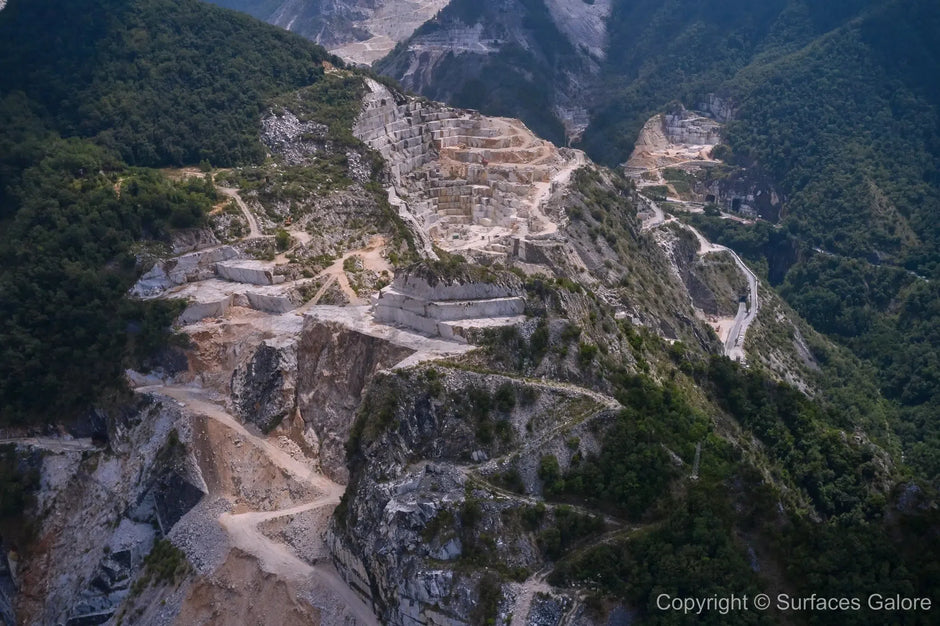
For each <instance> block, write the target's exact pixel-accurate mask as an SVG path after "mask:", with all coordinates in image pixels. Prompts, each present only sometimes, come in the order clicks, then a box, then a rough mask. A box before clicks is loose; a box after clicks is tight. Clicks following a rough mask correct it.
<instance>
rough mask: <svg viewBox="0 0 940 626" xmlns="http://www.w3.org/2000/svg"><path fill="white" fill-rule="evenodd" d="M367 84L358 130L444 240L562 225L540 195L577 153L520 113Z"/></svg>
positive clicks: (413, 212) (423, 221)
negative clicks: (543, 136) (540, 133)
mask: <svg viewBox="0 0 940 626" xmlns="http://www.w3.org/2000/svg"><path fill="white" fill-rule="evenodd" d="M368 85H369V89H370V93H369V94H368V95H367V96H366V98H365V104H364V108H363V112H362V114H361V115H360V117H359V119H358V121H357V123H356V126H355V129H354V130H355V134H356V136H357V137H359V138H360V139H361V140H362V141H364V142H365V143H366V144H368V145H369V146H370V147H372V148H374V149H375V150H378V151H379V153H381V154H382V156H383V157H384V158H385V160H386V162H387V165H388V169H389V172H390V178H391V181H390V182H391V183H392V185H393V186H394V188H395V190H396V191H397V193H398V195H399V196H400V197H401V200H402V201H403V203H402V206H400V210H402V211H406V212H407V213H408V216H409V219H410V220H413V221H414V222H416V224H417V227H418V228H419V229H421V230H422V231H423V232H427V233H430V235H431V237H433V238H434V239H436V240H437V241H438V243H439V245H440V246H441V247H443V248H444V249H451V248H459V247H461V246H463V245H466V244H467V242H468V241H469V242H472V241H474V240H479V241H483V240H487V239H486V238H487V237H489V238H493V239H496V238H498V237H500V236H509V235H517V236H522V235H529V234H532V235H537V234H540V233H545V232H552V231H553V230H554V229H555V224H553V223H552V222H551V220H550V219H549V218H548V217H546V216H545V215H543V214H542V213H541V210H540V201H541V200H542V199H543V198H544V197H545V196H546V195H548V194H549V193H551V192H552V191H553V187H554V185H553V183H554V181H555V177H556V176H558V175H559V174H560V173H561V172H564V171H568V170H570V169H573V168H574V167H575V165H576V164H577V163H578V162H580V161H579V159H580V157H579V156H578V154H577V153H575V152H574V151H559V150H558V149H557V148H555V147H554V146H553V145H551V144H550V143H548V142H546V141H543V140H540V139H538V138H537V137H536V136H535V135H533V134H532V132H531V131H529V129H527V128H526V127H525V126H523V125H522V124H521V123H520V122H518V121H515V120H507V119H503V118H489V117H484V116H482V115H480V114H478V113H476V112H473V111H464V110H460V109H454V108H451V107H446V106H443V105H439V104H435V103H428V102H426V101H421V100H418V99H415V98H409V97H404V96H402V95H400V94H397V93H392V92H391V91H390V90H389V89H387V88H386V87H385V86H384V85H381V84H379V83H377V82H375V81H372V80H370V81H368ZM494 229H495V230H494ZM493 251H494V252H496V253H499V252H500V251H499V250H496V249H494V250H493Z"/></svg>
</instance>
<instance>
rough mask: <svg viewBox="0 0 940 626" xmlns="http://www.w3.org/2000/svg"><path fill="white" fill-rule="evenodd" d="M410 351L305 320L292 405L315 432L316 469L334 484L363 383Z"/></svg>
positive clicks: (344, 473)
mask: <svg viewBox="0 0 940 626" xmlns="http://www.w3.org/2000/svg"><path fill="white" fill-rule="evenodd" d="M412 352H413V350H408V349H406V348H402V347H399V346H395V345H393V344H391V343H389V342H387V341H384V340H382V339H379V338H376V337H371V336H369V335H367V334H364V333H359V332H356V331H353V330H350V329H349V328H346V327H344V326H342V325H339V324H334V323H324V322H321V321H319V320H316V319H312V318H308V319H307V320H305V321H304V328H303V331H302V333H301V337H300V342H299V344H298V348H297V392H298V393H297V406H298V408H299V410H300V414H301V416H302V417H303V419H304V422H305V423H306V424H308V425H309V426H310V427H311V428H312V429H313V430H314V432H315V433H316V436H317V439H318V441H319V452H320V465H321V467H322V469H323V471H324V473H325V474H327V475H328V476H329V477H330V478H332V479H333V480H335V481H337V482H340V483H345V482H346V481H347V480H348V470H347V468H346V449H345V445H346V440H347V439H348V438H349V431H350V429H351V428H352V423H353V418H354V416H355V413H356V410H357V409H358V407H359V404H360V403H361V401H362V391H363V389H364V388H365V386H366V384H367V383H368V382H369V381H370V380H371V378H372V376H373V375H374V374H375V373H376V372H377V371H379V370H381V369H384V368H387V367H390V366H391V365H393V364H394V363H397V362H399V361H401V360H402V359H404V358H405V357H407V356H409V355H410V354H411V353H412Z"/></svg>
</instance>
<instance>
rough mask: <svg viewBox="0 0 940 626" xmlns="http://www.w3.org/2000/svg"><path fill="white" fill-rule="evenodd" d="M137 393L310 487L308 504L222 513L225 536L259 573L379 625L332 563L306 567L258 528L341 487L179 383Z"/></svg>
mask: <svg viewBox="0 0 940 626" xmlns="http://www.w3.org/2000/svg"><path fill="white" fill-rule="evenodd" d="M137 391H138V392H140V393H152V394H156V395H162V396H165V397H167V398H171V399H172V400H174V401H176V403H177V404H179V405H181V406H183V407H185V408H186V409H187V410H188V411H189V412H190V413H192V414H195V415H202V416H205V417H208V418H210V419H212V420H214V421H216V422H218V423H220V424H222V425H223V426H225V427H226V428H229V429H230V430H232V431H233V432H235V433H236V434H238V436H239V437H240V438H241V439H242V440H243V441H246V442H248V443H250V444H251V445H253V446H254V447H256V448H257V449H258V450H259V451H261V452H262V453H263V454H264V455H265V456H266V457H267V458H268V459H269V460H270V461H271V462H272V463H273V464H274V465H275V466H277V467H278V468H280V469H282V470H284V471H285V472H287V473H288V474H290V475H291V476H293V477H294V478H295V479H297V480H298V481H301V482H305V483H307V484H308V485H310V486H312V487H314V488H315V489H316V491H317V492H318V493H319V495H318V496H317V497H316V498H314V499H313V500H311V501H309V502H305V503H302V504H299V505H295V506H292V507H288V508H284V509H278V510H275V511H248V512H245V513H238V514H233V513H223V514H222V515H221V516H220V517H219V520H218V521H219V524H220V525H221V526H222V528H224V529H225V531H226V533H227V534H228V536H229V539H230V541H231V544H232V547H235V548H238V549H240V550H242V551H243V552H245V553H247V554H250V555H252V556H253V557H255V558H256V559H257V560H258V564H259V566H260V567H261V569H262V570H264V571H265V572H268V573H270V574H274V575H275V576H278V577H279V578H281V579H283V580H285V581H290V582H293V583H296V584H298V585H299V586H301V587H306V586H308V585H309V584H310V583H312V582H314V581H315V582H318V583H319V586H321V587H322V588H324V589H326V590H328V593H330V594H331V595H332V596H334V599H336V600H338V601H339V602H340V603H341V604H342V605H343V606H344V607H345V609H346V610H347V611H348V613H349V614H350V615H351V616H352V617H354V618H355V621H356V623H357V624H362V625H368V626H378V624H379V622H378V620H377V619H376V617H375V614H374V613H373V612H372V610H371V609H370V608H369V607H368V606H367V605H366V603H365V602H363V600H362V599H361V598H360V597H359V596H358V595H357V594H356V593H355V592H354V591H353V590H352V589H350V587H349V586H348V585H347V584H346V583H345V581H343V580H342V578H340V576H339V575H338V574H337V572H336V570H335V568H334V567H333V565H332V564H331V563H316V564H310V563H307V562H305V561H303V560H301V559H300V558H299V557H298V556H297V555H296V554H294V552H293V551H292V550H291V549H290V548H289V547H288V546H286V545H285V544H283V543H280V542H278V541H275V540H273V539H271V538H269V537H267V536H266V535H265V534H264V533H262V532H261V530H260V529H259V526H260V525H261V524H262V523H263V522H266V521H269V520H273V519H278V518H281V517H289V516H293V515H298V514H300V513H304V512H306V511H311V510H314V509H318V508H322V507H327V506H334V507H335V506H336V505H337V504H339V501H340V498H341V497H342V495H343V493H344V492H345V490H346V488H345V487H344V486H342V485H340V484H338V483H335V482H333V481H332V480H330V479H329V478H327V477H326V476H324V475H323V474H321V473H319V472H318V471H316V470H315V469H314V468H313V467H312V466H311V465H309V464H307V463H304V462H303V461H300V460H298V459H296V458H294V457H293V456H291V455H290V454H288V453H287V452H285V451H284V450H282V449H281V448H279V447H278V446H276V445H275V444H273V443H272V442H271V441H269V440H268V439H266V438H264V437H262V436H259V435H256V434H255V433H253V432H251V431H249V430H248V429H247V428H245V426H244V425H242V424H241V423H240V422H239V421H238V420H236V419H235V418H234V417H233V416H232V415H230V414H229V413H228V412H226V411H225V410H224V409H223V408H222V407H220V406H219V405H218V404H216V403H215V402H213V401H212V400H211V399H210V398H208V397H207V395H206V393H205V391H204V390H202V389H200V388H196V387H185V386H181V385H154V386H149V387H140V388H138V389H137Z"/></svg>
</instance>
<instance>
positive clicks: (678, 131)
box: [663, 110, 721, 146]
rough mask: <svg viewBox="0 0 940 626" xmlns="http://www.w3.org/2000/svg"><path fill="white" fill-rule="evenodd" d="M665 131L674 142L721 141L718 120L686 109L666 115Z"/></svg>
mask: <svg viewBox="0 0 940 626" xmlns="http://www.w3.org/2000/svg"><path fill="white" fill-rule="evenodd" d="M663 132H664V133H665V135H666V137H667V138H668V139H669V141H671V142H672V143H680V144H682V143H684V144H693V145H700V146H707V145H715V144H717V143H719V142H720V141H721V125H720V124H719V123H718V122H716V121H715V120H712V119H709V118H707V117H702V116H701V115H696V114H694V113H691V112H689V111H686V110H682V111H679V112H677V113H674V114H667V115H664V116H663Z"/></svg>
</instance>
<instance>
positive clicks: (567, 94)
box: [376, 0, 612, 144]
mask: <svg viewBox="0 0 940 626" xmlns="http://www.w3.org/2000/svg"><path fill="white" fill-rule="evenodd" d="M611 7H612V2H610V0H596V1H593V2H584V1H583V0H546V1H545V2H526V1H522V0H504V1H502V2H498V3H497V2H468V1H461V2H458V3H452V4H451V5H450V6H448V7H447V8H445V9H444V10H443V11H441V13H440V15H438V16H437V17H436V18H435V19H434V20H433V21H432V22H430V23H429V24H428V25H427V26H425V27H424V28H422V29H420V30H419V31H417V32H416V33H415V34H414V35H413V36H412V37H410V38H409V39H407V40H406V41H405V42H404V44H403V45H402V46H400V47H398V48H396V49H395V50H394V51H392V53H391V54H389V56H388V57H386V58H385V59H382V60H381V61H380V62H379V63H378V64H377V66H376V67H377V69H379V71H381V72H382V73H384V74H387V75H389V76H393V77H394V78H396V79H398V80H399V81H400V82H401V83H402V84H403V85H404V86H405V87H407V88H408V89H410V90H412V91H415V92H417V93H421V94H422V95H425V96H427V97H429V98H432V99H435V100H441V101H444V102H451V103H454V104H457V105H459V106H469V107H480V108H481V109H484V110H485V109H486V108H487V105H489V106H490V107H491V108H492V109H496V110H499V111H500V112H501V113H503V114H510V115H512V116H514V117H522V118H523V119H525V120H526V121H527V123H529V125H530V126H532V127H533V128H536V129H537V130H538V131H539V133H540V134H541V135H542V136H543V137H547V138H550V139H552V140H553V141H557V142H559V144H561V143H563V142H564V141H565V139H566V138H567V139H568V140H572V139H575V138H577V137H579V136H580V134H581V133H583V131H584V130H585V128H586V127H587V122H588V111H587V109H588V108H589V106H590V104H591V103H590V102H589V101H588V97H587V95H588V94H589V93H590V91H591V87H592V86H593V85H594V84H595V81H596V80H597V76H598V74H599V72H600V67H601V64H602V62H603V60H604V58H605V56H606V48H607V44H608V31H607V21H608V17H609V15H610V11H611ZM533 24H538V27H533ZM481 84H482V85H494V84H499V87H498V88H497V89H495V90H490V89H480V88H479V87H478V85H481ZM508 84H511V85H512V86H511V87H509V86H508ZM491 91H492V92H493V93H496V92H499V93H500V96H498V97H496V98H493V99H489V98H488V93H487V92H491ZM504 94H505V95H504ZM509 94H512V95H509ZM517 94H518V95H517ZM523 94H524V95H523ZM524 100H527V101H528V102H524ZM497 101H498V103H497Z"/></svg>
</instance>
